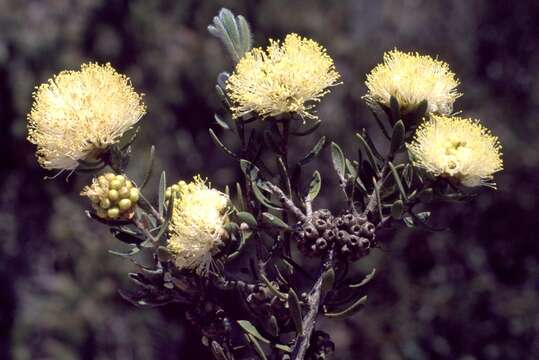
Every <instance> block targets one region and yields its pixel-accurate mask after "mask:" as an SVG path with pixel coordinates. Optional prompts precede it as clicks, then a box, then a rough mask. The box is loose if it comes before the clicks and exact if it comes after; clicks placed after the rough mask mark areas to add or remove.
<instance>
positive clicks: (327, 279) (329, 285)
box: [320, 268, 335, 299]
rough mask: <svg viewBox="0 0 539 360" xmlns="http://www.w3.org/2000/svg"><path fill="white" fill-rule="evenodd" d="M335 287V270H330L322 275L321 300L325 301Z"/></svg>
mask: <svg viewBox="0 0 539 360" xmlns="http://www.w3.org/2000/svg"><path fill="white" fill-rule="evenodd" d="M333 285H335V270H333V268H329V269H327V270H326V271H324V273H323V274H322V285H321V287H320V298H321V299H324V298H325V297H326V294H327V293H329V292H330V291H331V290H332V289H333Z"/></svg>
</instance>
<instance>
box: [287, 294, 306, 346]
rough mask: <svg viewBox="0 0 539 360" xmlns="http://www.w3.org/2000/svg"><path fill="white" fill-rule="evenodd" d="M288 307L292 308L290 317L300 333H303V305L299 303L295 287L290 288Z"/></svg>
mask: <svg viewBox="0 0 539 360" xmlns="http://www.w3.org/2000/svg"><path fill="white" fill-rule="evenodd" d="M288 309H289V310H290V317H291V318H292V322H293V323H294V326H295V327H296V331H297V333H298V335H301V336H302V335H303V319H302V316H301V305H300V303H299V299H298V295H297V294H296V292H295V291H294V289H292V288H290V290H289V291H288Z"/></svg>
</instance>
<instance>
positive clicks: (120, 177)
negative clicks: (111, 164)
mask: <svg viewBox="0 0 539 360" xmlns="http://www.w3.org/2000/svg"><path fill="white" fill-rule="evenodd" d="M115 179H116V180H118V181H119V182H120V183H121V184H122V185H125V176H123V175H116V177H115Z"/></svg>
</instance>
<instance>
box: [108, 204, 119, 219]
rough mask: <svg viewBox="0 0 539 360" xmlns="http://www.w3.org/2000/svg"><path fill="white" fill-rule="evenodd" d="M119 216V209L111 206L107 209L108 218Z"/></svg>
mask: <svg viewBox="0 0 539 360" xmlns="http://www.w3.org/2000/svg"><path fill="white" fill-rule="evenodd" d="M118 216H120V209H118V208H117V207H113V208H110V209H108V210H107V217H108V218H109V219H117V218H118Z"/></svg>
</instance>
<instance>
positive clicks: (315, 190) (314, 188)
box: [307, 170, 322, 201]
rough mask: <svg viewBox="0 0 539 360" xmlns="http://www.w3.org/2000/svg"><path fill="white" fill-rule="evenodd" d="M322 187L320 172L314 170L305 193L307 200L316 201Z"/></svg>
mask: <svg viewBox="0 0 539 360" xmlns="http://www.w3.org/2000/svg"><path fill="white" fill-rule="evenodd" d="M321 187H322V178H321V177H320V172H319V171H318V170H316V171H315V172H314V174H313V177H312V179H311V182H310V183H309V192H308V193H307V199H308V200H310V201H313V200H314V199H316V197H317V196H318V194H319V193H320V188H321Z"/></svg>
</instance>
